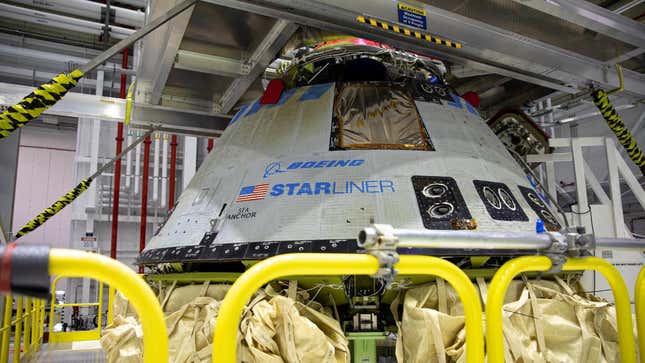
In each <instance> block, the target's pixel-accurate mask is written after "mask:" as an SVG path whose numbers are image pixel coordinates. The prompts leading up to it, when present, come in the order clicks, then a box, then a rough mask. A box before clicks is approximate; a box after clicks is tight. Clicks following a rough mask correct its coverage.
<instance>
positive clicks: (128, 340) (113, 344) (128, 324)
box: [100, 316, 143, 363]
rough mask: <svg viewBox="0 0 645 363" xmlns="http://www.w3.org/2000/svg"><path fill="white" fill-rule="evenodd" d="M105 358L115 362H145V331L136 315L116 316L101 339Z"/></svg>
mask: <svg viewBox="0 0 645 363" xmlns="http://www.w3.org/2000/svg"><path fill="white" fill-rule="evenodd" d="M100 343H101V346H102V347H103V351H104V352H105V358H106V360H107V361H108V362H114V363H138V362H143V354H142V352H143V332H142V331H141V326H140V325H139V324H138V323H137V320H136V319H135V318H134V317H126V318H124V317H123V316H115V317H114V322H113V323H112V325H110V326H108V327H107V328H106V329H105V330H104V331H103V336H102V337H101V340H100Z"/></svg>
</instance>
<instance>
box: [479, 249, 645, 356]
mask: <svg viewBox="0 0 645 363" xmlns="http://www.w3.org/2000/svg"><path fill="white" fill-rule="evenodd" d="M550 268H551V260H550V259H549V258H547V257H544V256H526V257H519V258H515V259H513V260H510V261H508V262H507V263H505V264H504V265H502V267H500V268H499V270H498V271H497V273H495V276H494V277H493V280H492V281H491V283H490V286H489V288H488V297H487V299H486V349H487V352H488V362H492V363H497V362H504V338H503V329H502V305H503V303H504V297H505V296H506V290H507V289H508V286H509V284H510V283H511V281H512V280H513V278H515V276H517V275H518V274H520V273H522V272H530V271H547V270H549V269H550ZM562 270H563V271H578V270H595V271H598V272H600V273H601V274H602V275H603V276H605V278H606V279H607V281H608V282H609V285H610V286H611V290H612V292H613V294H614V301H615V304H616V319H617V322H618V345H619V347H620V358H621V362H624V363H635V362H636V346H635V344H634V337H633V333H632V332H633V327H632V321H631V305H630V300H629V293H628V291H627V287H626V286H625V283H624V282H623V280H622V278H621V276H620V273H618V271H617V270H616V268H614V266H612V265H611V264H610V263H608V262H607V261H605V260H603V259H601V258H597V257H585V258H571V259H569V260H568V261H567V262H566V263H565V264H564V266H563V268H562Z"/></svg>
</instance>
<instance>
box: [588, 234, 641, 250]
mask: <svg viewBox="0 0 645 363" xmlns="http://www.w3.org/2000/svg"><path fill="white" fill-rule="evenodd" d="M596 248H600V249H604V248H607V249H612V250H613V249H628V250H645V239H643V238H614V237H596Z"/></svg>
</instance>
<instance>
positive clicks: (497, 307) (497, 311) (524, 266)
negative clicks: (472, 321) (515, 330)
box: [486, 256, 551, 363]
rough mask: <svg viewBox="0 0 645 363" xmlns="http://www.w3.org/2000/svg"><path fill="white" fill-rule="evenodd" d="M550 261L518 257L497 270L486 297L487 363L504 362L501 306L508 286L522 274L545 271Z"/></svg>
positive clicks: (540, 257) (533, 257)
mask: <svg viewBox="0 0 645 363" xmlns="http://www.w3.org/2000/svg"><path fill="white" fill-rule="evenodd" d="M550 268H551V260H549V259H548V258H547V257H544V256H526V257H518V258H515V259H512V260H510V261H508V262H506V263H505V264H504V265H502V267H500V268H499V270H497V272H496V273H495V276H494V277H493V280H492V281H491V283H490V285H489V286H488V295H487V297H486V352H487V354H488V362H492V363H497V362H502V363H503V362H504V337H503V335H502V334H503V333H502V305H504V297H505V296H506V290H507V289H508V285H510V283H511V281H513V278H515V276H517V275H519V274H520V273H522V272H529V271H546V270H548V269H550Z"/></svg>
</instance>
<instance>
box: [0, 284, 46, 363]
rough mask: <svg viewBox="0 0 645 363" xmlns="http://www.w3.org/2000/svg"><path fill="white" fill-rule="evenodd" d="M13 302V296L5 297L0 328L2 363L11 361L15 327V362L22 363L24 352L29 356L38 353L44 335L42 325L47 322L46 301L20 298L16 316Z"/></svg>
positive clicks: (17, 302) (0, 355)
mask: <svg viewBox="0 0 645 363" xmlns="http://www.w3.org/2000/svg"><path fill="white" fill-rule="evenodd" d="M13 300H14V297H13V296H12V295H7V296H5V301H4V308H3V312H2V319H3V320H2V328H0V334H1V338H0V362H7V361H8V360H9V347H10V343H11V328H12V327H15V334H14V339H13V340H14V347H13V357H12V358H13V362H20V358H21V353H22V352H24V354H29V353H30V352H36V351H38V350H39V349H40V345H41V343H42V339H43V335H44V330H43V329H42V325H41V324H42V323H44V320H45V319H44V316H45V315H44V314H45V301H44V300H40V299H32V298H23V297H21V296H18V297H16V313H15V315H14V313H13V306H14V304H13ZM12 317H13V318H14V319H12Z"/></svg>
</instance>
